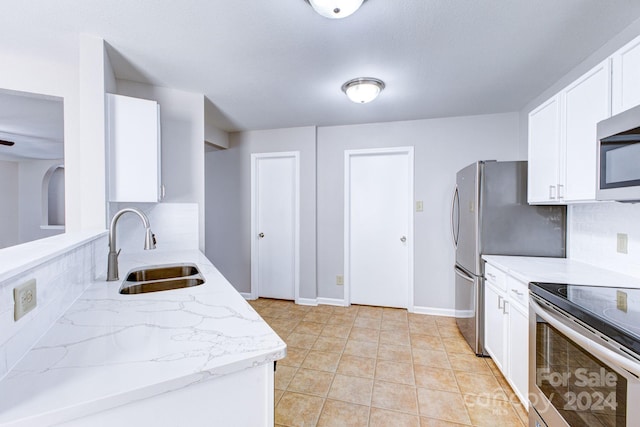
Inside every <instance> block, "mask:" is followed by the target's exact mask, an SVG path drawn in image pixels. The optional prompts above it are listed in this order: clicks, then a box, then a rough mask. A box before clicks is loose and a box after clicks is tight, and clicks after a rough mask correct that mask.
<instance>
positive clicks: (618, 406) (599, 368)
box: [529, 295, 640, 427]
mask: <svg viewBox="0 0 640 427" xmlns="http://www.w3.org/2000/svg"><path fill="white" fill-rule="evenodd" d="M529 308H530V316H529V345H530V346H529V348H530V354H529V392H530V393H529V399H530V401H531V407H532V409H533V410H532V411H530V412H531V413H530V417H529V424H530V426H533V427H535V426H544V425H545V424H546V425H547V426H553V427H556V426H558V427H559V426H572V427H583V426H584V427H601V426H602V427H605V426H606V427H609V426H616V427H624V426H631V425H633V423H637V420H638V419H640V405H639V404H638V402H640V380H638V377H639V376H640V361H638V360H634V359H633V358H632V356H630V355H626V354H624V353H623V352H622V351H621V350H620V348H617V347H616V346H615V345H612V344H611V343H610V342H608V341H606V340H605V339H603V337H602V336H601V335H600V334H599V333H598V332H596V331H594V330H592V329H591V328H589V327H588V326H586V325H584V324H583V323H582V322H580V321H578V320H577V319H575V318H573V317H572V316H569V315H567V314H566V313H565V312H563V311H561V310H559V309H557V308H555V307H554V306H553V305H552V304H550V303H548V302H547V301H544V300H543V299H541V298H539V297H537V296H535V295H532V296H531V299H530V303H529ZM627 403H629V404H627ZM538 416H539V418H538V419H536V418H537V417H538ZM540 419H541V420H543V422H544V423H542V424H541V423H540Z"/></svg>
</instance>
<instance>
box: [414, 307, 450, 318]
mask: <svg viewBox="0 0 640 427" xmlns="http://www.w3.org/2000/svg"><path fill="white" fill-rule="evenodd" d="M413 313H417V314H429V315H431V316H447V317H456V310H455V309H454V308H434V307H419V306H417V305H416V306H414V307H413Z"/></svg>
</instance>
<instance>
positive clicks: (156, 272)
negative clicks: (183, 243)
mask: <svg viewBox="0 0 640 427" xmlns="http://www.w3.org/2000/svg"><path fill="white" fill-rule="evenodd" d="M203 283H205V280H204V277H203V276H202V274H201V273H200V270H198V267H196V265H195V264H190V263H183V264H166V265H154V266H148V267H143V268H136V269H133V270H131V271H130V272H129V273H127V276H126V279H125V280H124V281H123V282H122V286H120V291H119V292H120V293H121V294H142V293H147V292H158V291H168V290H171V289H180V288H188V287H191V286H198V285H202V284H203Z"/></svg>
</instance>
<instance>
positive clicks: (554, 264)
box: [482, 255, 640, 288]
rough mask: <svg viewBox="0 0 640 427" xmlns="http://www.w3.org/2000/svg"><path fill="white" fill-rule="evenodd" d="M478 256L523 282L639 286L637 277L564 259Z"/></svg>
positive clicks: (639, 281)
mask: <svg viewBox="0 0 640 427" xmlns="http://www.w3.org/2000/svg"><path fill="white" fill-rule="evenodd" d="M482 258H483V259H484V260H485V261H487V262H489V263H491V264H492V265H494V266H495V267H497V268H499V269H500V270H502V271H504V272H506V273H508V274H509V275H511V276H513V277H515V278H516V279H518V280H521V281H523V282H527V283H528V282H550V283H573V284H580V285H588V286H613V287H622V288H640V279H638V278H636V277H633V276H627V275H625V274H621V273H618V272H615V271H611V270H605V269H602V268H598V267H594V266H593V265H590V264H585V263H583V262H579V261H574V260H571V259H566V258H542V257H540V258H537V257H520V256H502V255H483V256H482Z"/></svg>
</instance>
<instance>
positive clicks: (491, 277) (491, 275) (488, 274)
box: [486, 273, 496, 281]
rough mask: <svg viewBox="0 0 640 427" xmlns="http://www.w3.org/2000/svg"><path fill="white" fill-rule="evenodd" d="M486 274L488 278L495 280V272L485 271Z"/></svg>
mask: <svg viewBox="0 0 640 427" xmlns="http://www.w3.org/2000/svg"><path fill="white" fill-rule="evenodd" d="M486 274H487V277H488V278H489V279H491V280H493V281H495V280H496V275H495V274H491V273H486Z"/></svg>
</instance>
